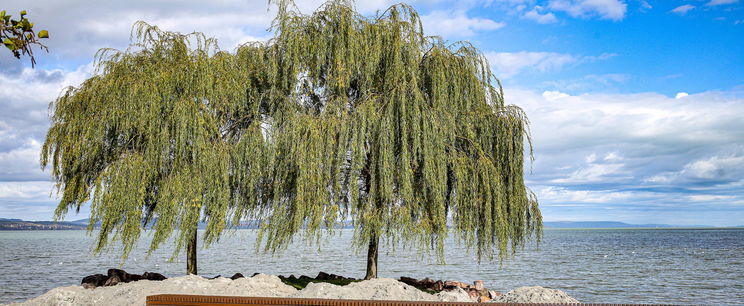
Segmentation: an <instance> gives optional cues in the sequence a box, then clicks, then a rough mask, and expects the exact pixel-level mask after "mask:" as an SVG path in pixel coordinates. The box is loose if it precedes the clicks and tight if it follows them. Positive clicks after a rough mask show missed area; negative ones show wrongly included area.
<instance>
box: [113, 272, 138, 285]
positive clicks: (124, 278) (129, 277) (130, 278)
mask: <svg viewBox="0 0 744 306" xmlns="http://www.w3.org/2000/svg"><path fill="white" fill-rule="evenodd" d="M108 276H109V278H111V277H114V276H116V277H118V278H119V281H120V282H122V283H128V282H134V281H138V280H141V279H142V275H138V274H129V273H127V271H124V270H121V269H108Z"/></svg>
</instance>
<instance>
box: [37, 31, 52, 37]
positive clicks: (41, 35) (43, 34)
mask: <svg viewBox="0 0 744 306" xmlns="http://www.w3.org/2000/svg"><path fill="white" fill-rule="evenodd" d="M37 36H39V38H49V31H47V30H41V31H39V34H38V35H37Z"/></svg>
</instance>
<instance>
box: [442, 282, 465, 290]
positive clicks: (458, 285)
mask: <svg viewBox="0 0 744 306" xmlns="http://www.w3.org/2000/svg"><path fill="white" fill-rule="evenodd" d="M444 286H445V287H449V286H455V287H460V288H462V289H466V288H468V285H467V284H465V283H462V282H458V281H446V282H444Z"/></svg>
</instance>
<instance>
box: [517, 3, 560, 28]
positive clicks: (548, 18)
mask: <svg viewBox="0 0 744 306" xmlns="http://www.w3.org/2000/svg"><path fill="white" fill-rule="evenodd" d="M538 10H540V11H542V10H543V8H542V7H541V6H535V7H534V8H533V9H532V10H530V11H528V12H527V13H524V18H527V19H529V20H532V21H535V22H537V23H539V24H549V23H556V22H558V18H556V17H555V14H553V13H551V12H547V13H545V14H540V13H539V12H538Z"/></svg>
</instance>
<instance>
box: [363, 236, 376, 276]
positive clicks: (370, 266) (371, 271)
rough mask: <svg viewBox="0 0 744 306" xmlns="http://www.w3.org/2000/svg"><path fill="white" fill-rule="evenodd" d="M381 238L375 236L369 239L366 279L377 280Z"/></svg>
mask: <svg viewBox="0 0 744 306" xmlns="http://www.w3.org/2000/svg"><path fill="white" fill-rule="evenodd" d="M379 246H380V237H377V234H373V235H372V237H370V238H369V248H368V249H367V275H365V276H364V279H373V278H377V256H378V254H379V250H378V248H379Z"/></svg>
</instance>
